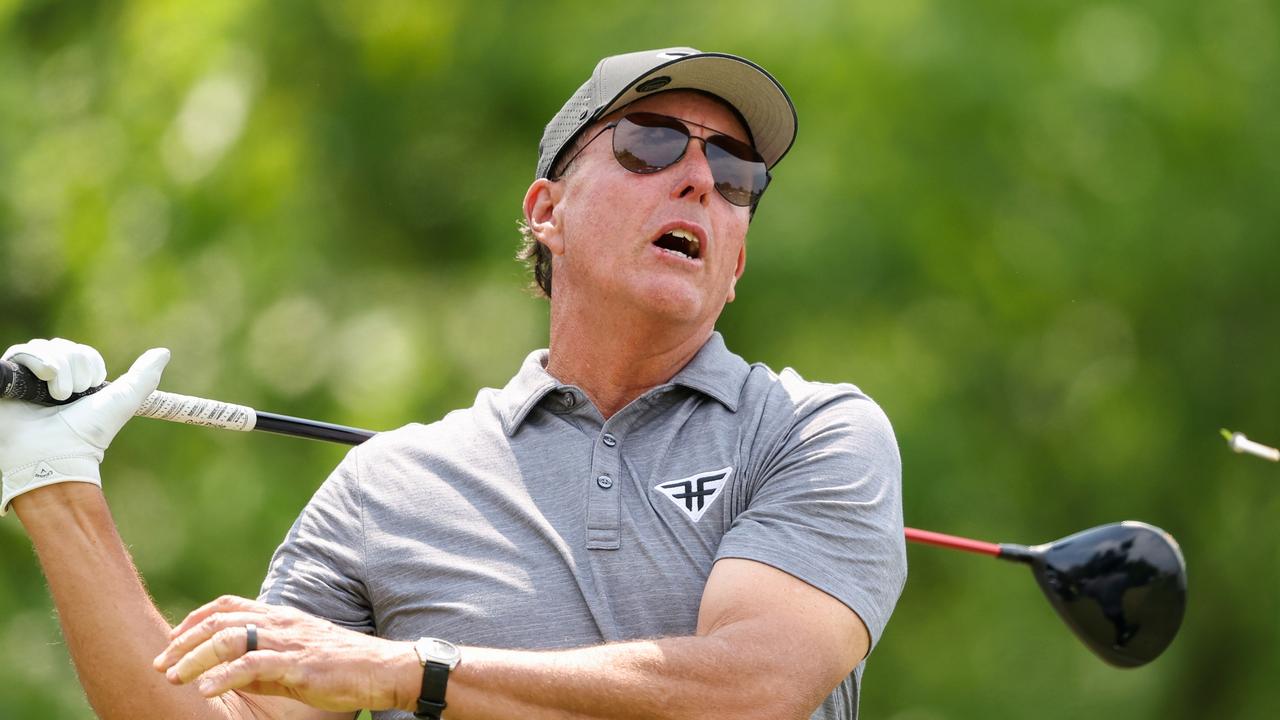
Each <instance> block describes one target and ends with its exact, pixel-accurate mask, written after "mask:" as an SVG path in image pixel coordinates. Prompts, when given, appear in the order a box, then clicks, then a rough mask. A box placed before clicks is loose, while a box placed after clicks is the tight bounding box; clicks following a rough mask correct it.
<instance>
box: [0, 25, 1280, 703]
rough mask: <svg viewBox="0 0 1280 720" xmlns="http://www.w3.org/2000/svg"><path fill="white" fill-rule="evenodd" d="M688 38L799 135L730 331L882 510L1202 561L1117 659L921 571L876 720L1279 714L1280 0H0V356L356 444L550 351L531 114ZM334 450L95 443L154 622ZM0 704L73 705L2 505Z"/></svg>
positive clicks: (981, 533)
mask: <svg viewBox="0 0 1280 720" xmlns="http://www.w3.org/2000/svg"><path fill="white" fill-rule="evenodd" d="M681 44H690V45H693V46H695V47H699V48H702V49H704V50H719V51H725V52H733V53H739V54H742V55H745V56H747V57H750V58H752V59H753V60H755V61H757V62H759V63H761V64H762V65H764V66H765V67H766V68H768V69H769V70H770V71H771V72H773V73H774V74H775V75H776V76H777V77H778V78H779V79H780V80H781V82H782V83H783V84H784V85H785V86H786V87H787V89H788V90H789V91H790V92H791V94H792V96H793V98H794V100H795V102H796V105H797V106H798V108H799V113H800V132H799V138H798V142H797V144H796V146H795V148H794V149H793V151H792V152H791V154H790V155H789V156H788V157H787V158H786V160H784V161H783V162H782V164H781V165H779V166H778V168H777V170H776V172H775V184H774V186H773V187H772V188H771V189H770V191H769V193H768V195H767V196H766V198H765V199H764V201H763V203H762V206H761V209H760V212H759V214H758V215H757V216H756V220H755V223H754V227H753V228H752V231H751V236H750V243H749V247H750V257H749V259H750V262H749V263H748V270H747V273H746V276H745V277H744V279H743V282H742V283H741V284H740V285H739V299H738V301H737V302H735V303H734V304H733V305H731V306H730V307H729V308H728V310H727V312H726V314H725V316H724V317H723V319H722V322H721V325H720V329H721V331H722V332H723V333H724V334H725V335H726V337H727V339H728V342H729V344H730V346H731V347H732V348H734V349H735V350H736V351H737V352H738V353H740V354H742V355H744V356H745V357H747V358H748V359H749V360H758V361H764V362H767V363H769V364H770V365H772V366H773V367H774V368H776V369H780V368H781V367H784V366H793V367H795V368H797V369H798V370H799V371H800V372H801V373H802V374H804V375H805V376H806V377H808V378H811V379H820V380H830V381H852V382H855V383H857V384H858V385H860V386H861V387H862V388H863V389H864V390H866V391H867V392H868V393H869V394H871V395H872V396H873V397H875V398H876V399H877V400H878V401H879V402H880V403H881V404H882V405H883V406H884V407H885V409H886V410H887V412H888V413H889V416H890V417H891V418H892V419H893V421H894V424H895V427H896V430H897V432H898V438H899V441H900V443H901V447H902V454H903V458H904V468H905V470H904V472H905V475H904V487H905V497H906V518H907V521H908V523H909V524H911V525H915V526H918V527H925V528H930V529H935V530H940V531H944V532H952V533H958V534H967V535H971V536H975V537H980V538H985V539H991V540H997V541H1010V542H1023V543H1035V542H1042V541H1047V540H1050V539H1054V538H1057V537H1061V536H1063V535H1066V534H1069V533H1071V532H1074V531H1076V530H1079V529H1083V528H1086V527H1090V526H1093V525H1097V524H1101V523H1104V522H1110V521H1115V520H1120V519H1126V518H1132V519H1141V520H1146V521H1148V522H1151V523H1154V524H1156V525H1159V526H1162V527H1164V528H1166V529H1168V530H1169V531H1170V532H1172V533H1173V534H1174V535H1175V536H1176V537H1177V538H1178V539H1179V540H1180V541H1181V544H1182V547H1183V550H1184V552H1185V554H1186V557H1187V562H1188V566H1189V568H1190V594H1189V602H1190V604H1189V609H1188V615H1187V618H1186V621H1185V624H1184V626H1183V631H1182V633H1181V636H1180V637H1179V638H1178V640H1177V641H1176V642H1175V643H1174V644H1173V646H1172V647H1171V648H1170V649H1169V651H1168V652H1167V654H1166V655H1165V656H1163V657H1162V658H1160V659H1159V660H1157V661H1156V662H1155V663H1153V664H1152V665H1150V666H1148V667H1146V668H1142V669H1138V670H1130V671H1121V670H1115V669H1112V668H1110V667H1109V666H1106V665H1104V664H1103V663H1101V662H1100V661H1099V660H1097V659H1096V658H1095V657H1093V656H1092V655H1091V654H1090V653H1089V652H1088V651H1087V650H1086V649H1085V648H1084V647H1083V646H1082V645H1081V644H1080V643H1078V642H1077V641H1076V639H1075V638H1074V637H1073V636H1072V635H1071V633H1070V632H1068V631H1067V629H1066V628H1065V627H1064V626H1063V625H1062V624H1061V623H1060V622H1059V621H1058V619H1057V618H1056V617H1055V616H1054V614H1053V612H1052V610H1051V609H1050V608H1049V606H1048V604H1047V603H1046V602H1045V601H1044V600H1043V598H1042V596H1041V595H1040V592H1039V590H1038V588H1037V587H1036V586H1035V584H1034V582H1033V581H1032V580H1031V578H1030V576H1029V575H1027V574H1026V571H1025V570H1023V569H1020V568H1017V567H1014V566H1009V565H1004V564H1000V563H991V562H989V561H985V560H982V559H980V558H974V557H969V556H960V555H956V554H954V553H948V552H945V551H941V550H934V549H929V548H923V547H912V548H911V549H910V551H909V553H910V562H911V579H910V582H909V584H908V586H907V590H906V593H905V594H904V596H903V598H902V601H901V603H900V604H899V606H898V610H897V613H896V615H895V616H894V620H893V622H892V624H891V625H890V626H889V630H888V632H887V633H886V635H885V636H884V638H883V640H882V642H881V643H880V644H879V646H878V647H877V649H876V651H875V653H874V654H873V656H872V658H871V660H870V662H869V664H868V670H867V673H866V675H865V686H864V688H865V689H864V697H863V702H862V712H863V716H864V717H867V718H892V719H894V720H935V719H937V720H941V719H948V718H988V717H997V718H1008V717H1037V718H1078V717H1098V718H1200V717H1230V718H1271V717H1276V716H1277V714H1278V713H1280V685H1277V684H1276V683H1275V682H1274V678H1275V677H1276V676H1277V674H1280V650H1277V647H1278V646H1280V553H1277V551H1276V548H1277V547H1278V546H1280V523H1277V522H1276V520H1277V518H1280V484H1278V483H1280V477H1278V476H1277V468H1276V467H1275V466H1272V465H1269V464H1266V463H1264V462H1262V461H1260V460H1256V459H1253V458H1245V457H1238V456H1235V455H1232V454H1231V453H1230V452H1229V451H1228V450H1227V448H1226V447H1225V444H1224V443H1223V442H1222V440H1221V438H1219V437H1218V435H1217V429H1218V428H1219V427H1222V426H1225V427H1230V428H1233V429H1240V430H1244V431H1245V432H1247V433H1249V434H1250V435H1251V436H1253V437H1255V438H1257V439H1259V440H1262V441H1277V440H1280V412H1277V407H1278V406H1277V402H1278V401H1280V371H1278V370H1280V368H1278V367H1277V366H1278V364H1280V363H1278V362H1277V361H1278V360H1280V342H1278V340H1277V333H1276V332H1275V323H1274V322H1273V320H1272V318H1273V317H1274V313H1275V310H1276V308H1277V307H1278V306H1280V275H1278V274H1277V268H1280V243H1277V239H1278V238H1277V230H1276V229H1277V227H1280V222H1278V221H1280V203H1277V202H1276V197H1277V194H1278V193H1280V121H1277V117H1280V93H1277V92H1276V88H1275V79H1276V78H1277V77H1280V57H1278V55H1280V8H1278V6H1277V3H1276V2H1274V1H1273V0H1219V1H1218V2H1212V3H1205V2H1196V1H1193V0H1166V1H1164V2H1089V1H1085V2H1080V1H1078V0H1077V1H1072V2H1067V1H1065V0H1041V1H1039V2H1017V1H1014V0H974V1H973V2H963V3H949V2H941V1H940V0H878V1H861V0H860V1H856V2H850V1H849V0H835V1H830V2H827V1H821V0H791V2H787V3H760V4H753V3H749V2H743V1H742V0H739V1H737V2H705V3H696V4H694V3H685V2H680V3H666V2H644V3H632V4H627V5H620V6H617V7H614V6H607V5H606V4H602V3H596V2H574V1H569V0H566V1H552V0H544V1H543V2H537V3H531V2H514V1H509V2H474V3H463V2H460V1H459V2H448V1H445V0H435V1H424V0H322V1H319V2H313V1H311V0H307V1H302V0H275V1H273V2H265V1H262V0H205V2H200V3H173V2H165V1H163V0H149V1H146V2H126V3H114V2H87V1H86V2H65V1H64V2H57V1H53V0H43V1H40V0H30V1H24V0H0V303H2V304H3V307H4V312H3V314H2V315H0V347H2V346H5V345H8V344H10V343H15V342H19V341H21V340H23V339H26V338H28V337H50V336H63V337H70V338H75V339H78V340H80V341H82V342H86V343H90V344H93V345H95V346H96V347H98V348H99V349H101V350H102V352H103V354H104V355H105V356H106V358H107V360H108V365H109V367H110V368H111V369H112V372H113V374H114V373H116V372H119V371H121V370H123V369H124V368H126V367H127V366H128V363H129V362H131V361H132V359H133V358H134V357H136V356H137V354H139V353H141V352H142V351H143V350H145V349H146V348H148V347H153V346H167V347H169V348H171V349H172V350H173V355H174V357H173V362H172V364H171V365H170V368H169V370H168V372H167V374H166V376H165V379H164V382H163V384H162V387H163V388H165V389H169V390H173V391H178V392H186V393H190V394H201V395H207V396H213V397H218V398H223V399H227V400H233V401H237V402H243V403H246V404H250V405H253V406H255V407H259V408H262V409H270V410H276V411H279V412H285V413H288V414H294V415H301V416H309V417H316V418H322V419H329V420H332V421H335V422H341V423H345V424H352V425H360V426H367V427H372V428H390V427H394V426H397V425H400V424H403V423H405V422H410V421H430V420H432V419H433V418H438V417H440V416H441V415H442V414H443V413H445V412H447V411H448V410H449V409H451V408H454V407H458V406H463V405H468V404H470V402H471V399H472V398H473V397H474V394H475V392H476V390H477V388H479V387H481V386H486V385H487V386H501V385H502V384H503V383H505V381H506V379H507V378H508V377H509V376H510V375H511V374H512V373H513V372H514V371H515V369H516V367H517V366H518V364H519V362H520V361H521V359H522V358H523V357H524V355H525V354H526V353H527V352H528V351H529V350H530V349H532V348H534V347H540V346H542V345H543V344H545V338H546V331H547V320H546V305H545V304H544V303H543V302H542V301H540V300H537V299H535V298H533V297H532V296H530V295H529V294H527V293H526V292H524V291H523V285H524V283H525V281H526V277H525V275H524V273H523V270H522V268H521V267H520V266H519V265H518V264H517V263H515V262H514V261H513V260H512V256H513V254H514V252H515V249H516V245H517V233H516V221H517V219H518V218H519V215H520V199H521V197H522V196H523V193H524V190H525V188H526V187H527V185H528V183H529V181H530V180H531V178H532V175H533V168H534V163H535V159H536V147H537V142H538V138H539V137H540V134H541V130H542V126H543V124H544V123H545V122H546V121H547V120H548V119H549V118H550V117H551V115H552V113H554V111H555V110H556V109H557V108H558V107H559V105H560V104H561V102H563V100H564V99H565V98H566V97H568V95H569V93H570V92H572V90H573V89H574V88H576V87H577V86H578V84H579V83H581V82H582V80H583V79H584V78H585V77H586V75H587V73H588V72H589V71H590V70H591V68H592V66H593V65H594V63H595V62H596V60H597V59H598V58H599V57H601V56H604V55H607V54H613V53H617V52H624V51H630V50H638V49H643V48H649V47H663V46H668V45H681ZM343 452H344V451H343V449H342V448H339V447H333V446H326V445H323V444H318V443H309V442H305V441H301V440H294V439H288V438H278V437H273V436H258V435H255V436H240V435H235V434H232V433H225V432H215V431H209V430H203V429H197V428H189V427H178V426H173V425H168V424H165V423H158V422H150V421H139V422H135V423H132V424H130V425H129V426H128V427H127V428H126V429H125V431H124V432H122V433H121V435H120V437H119V438H118V439H117V441H116V442H115V445H114V447H113V449H112V451H111V452H110V453H109V454H108V458H107V460H106V463H105V465H104V477H105V478H106V491H107V495H108V498H109V500H110V502H111V504H112V507H113V508H114V511H115V512H116V514H117V517H118V520H119V522H120V526H121V530H122V533H123V535H124V537H125V539H126V541H127V542H128V543H129V544H130V546H131V547H132V549H133V552H134V553H135V557H136V560H137V562H138V564H139V566H140V567H141V570H142V572H143V573H144V575H145V577H146V579H147V580H148V582H149V585H150V588H151V590H152V592H153V593H154V595H155V597H156V599H157V601H158V603H159V604H160V605H161V607H162V608H164V609H165V610H166V612H168V613H169V614H170V616H171V617H172V618H179V617H181V616H182V615H184V614H185V613H186V612H187V611H188V610H190V609H191V608H193V607H194V606H196V605H198V604H199V603H202V602H204V601H206V600H208V599H210V598H212V597H214V596H216V595H218V594H220V593H224V592H232V593H240V594H246V595H253V594H256V592H257V588H258V584H259V582H260V580H261V577H262V575H263V573H264V571H265V568H266V564H267V561H268V559H269V557H270V553H271V551H272V550H273V549H274V547H275V545H276V544H277V543H278V542H279V540H280V539H281V538H282V537H283V535H284V533H285V531H286V529H287V528H288V527H289V525H290V524H291V521H292V520H293V518H294V516H295V514H296V513H297V511H298V510H299V509H300V508H301V507H302V505H303V504H304V503H305V502H306V500H307V499H308V498H309V497H310V495H311V493H312V492H313V490H314V488H315V487H316V486H317V485H318V484H319V482H320V481H321V480H322V479H323V478H324V476H325V475H326V474H327V472H328V470H329V469H330V468H331V467H332V466H333V465H334V464H335V463H336V462H337V461H338V459H339V458H340V457H341V456H342V454H343ZM0 676H3V677H4V678H5V682H4V683H2V684H0V717H3V718H18V719H25V718H53V717H57V718H88V717H91V716H92V714H91V712H90V710H89V709H88V706H87V704H86V703H85V701H84V699H83V696H82V693H81V691H80V689H79V686H78V684H77V683H76V680H75V676H74V672H73V670H72V668H71V666H70V662H69V659H68V657H67V654H66V650H65V647H64V645H63V643H62V640H61V637H60V634H59V633H58V630H57V624H56V618H55V617H54V615H53V611H52V605H51V603H50V601H49V599H48V597H47V594H46V590H45V586H44V583H43V580H42V578H41V575H40V573H39V569H38V567H37V564H36V562H35V560H34V557H33V555H32V553H31V551H30V546H29V543H28V541H27V539H26V536H25V534H24V532H23V530H22V528H21V525H20V524H19V523H18V521H17V519H16V518H15V517H9V518H5V519H4V520H3V521H2V522H0Z"/></svg>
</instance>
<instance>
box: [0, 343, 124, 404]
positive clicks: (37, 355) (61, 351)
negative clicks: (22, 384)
mask: <svg viewBox="0 0 1280 720" xmlns="http://www.w3.org/2000/svg"><path fill="white" fill-rule="evenodd" d="M3 357H4V358H5V359H9V360H13V361H14V362H16V363H18V364H19V365H22V366H24V367H26V368H27V369H29V370H30V371H31V372H32V373H34V374H35V376H36V377H38V378H40V379H41V380H44V381H45V382H46V383H48V385H49V394H50V395H51V396H53V398H54V399H55V400H66V399H67V398H68V397H70V396H71V393H73V392H84V391H85V390H88V389H89V388H91V387H96V386H98V385H101V384H102V381H103V380H105V379H106V377H107V371H106V364H105V363H103V361H102V355H101V354H99V353H98V351H97V350H95V349H93V348H92V347H89V346H88V345H82V344H80V343H75V342H71V341H70V340H64V339H62V338H53V339H52V340H40V339H37V340H31V341H29V342H26V343H22V344H21V345H14V346H12V347H10V348H9V349H8V350H6V351H5V353H4V355H3Z"/></svg>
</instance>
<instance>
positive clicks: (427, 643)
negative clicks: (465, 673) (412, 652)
mask: <svg viewBox="0 0 1280 720" xmlns="http://www.w3.org/2000/svg"><path fill="white" fill-rule="evenodd" d="M418 653H419V654H420V655H421V656H422V661H423V662H438V663H441V664H443V665H448V666H449V667H450V668H452V667H453V666H454V665H456V664H458V657H459V655H460V653H459V652H458V648H457V647H455V646H454V644H453V643H451V642H447V641H445V640H441V639H439V638H422V639H421V640H419V641H418Z"/></svg>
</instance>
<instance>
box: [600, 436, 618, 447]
mask: <svg viewBox="0 0 1280 720" xmlns="http://www.w3.org/2000/svg"><path fill="white" fill-rule="evenodd" d="M600 441H601V442H603V443H604V444H605V447H613V446H614V445H617V444H618V438H616V437H614V436H613V435H612V434H610V433H605V434H604V437H602V438H600Z"/></svg>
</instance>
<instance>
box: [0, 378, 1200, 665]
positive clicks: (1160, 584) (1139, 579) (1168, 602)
mask: <svg viewBox="0 0 1280 720" xmlns="http://www.w3.org/2000/svg"><path fill="white" fill-rule="evenodd" d="M105 386H106V385H105V384H104V385H99V386H98V387H95V388H90V389H89V390H87V391H85V392H83V393H75V394H73V395H72V396H71V397H69V398H67V399H66V400H62V401H59V400H54V399H53V398H52V397H51V396H50V395H49V393H48V386H47V384H46V383H45V382H44V381H42V380H40V379H39V378H37V377H36V376H35V375H34V374H33V373H32V372H31V371H30V370H28V369H27V368H25V367H22V366H20V365H17V364H16V363H12V362H9V361H0V398H11V399H17V400H26V401H29V402H36V403H40V404H42V405H62V404H66V403H70V402H74V401H75V400H77V399H79V398H81V397H84V396H85V395H90V394H92V393H95V392H97V391H99V390H101V389H102V388H103V387H105ZM136 415H138V416H142V417H152V418H157V419H161V420H168V421H171V422H181V423H186V424H191V425H203V426H207V427H218V428H225V429H231V430H240V431H250V430H260V431H263V432H270V433H276V434H280V435H290V436H293V437H301V438H307V439H311V440H327V441H329V442H337V443H345V444H347V445H359V444H360V443H362V442H364V441H365V440H368V439H369V438H371V437H373V436H374V435H376V434H377V433H375V432H373V431H371V430H362V429H360V428H353V427H347V426H344V425H334V424H331V423H323V422H317V421H315V420H307V419H304V418H296V417H290V416H288V415H277V414H275V413H266V412H258V411H256V410H254V409H253V408H250V407H246V406H244V405H233V404H230V403H224V402H221V401H217V400H207V399H204V398H198V397H191V396H189V395H177V394H174V393H168V392H160V391H157V392H154V393H152V394H151V395H150V396H149V397H148V398H147V400H146V402H145V403H143V405H142V407H141V408H139V410H138V412H137V413H136ZM906 537H907V540H910V541H912V542H917V543H925V544H930V545H936V546H940V547H946V548H952V549H956V550H965V551H968V552H974V553H980V554H983V555H990V556H992V557H997V558H1002V559H1005V560H1012V561H1015V562H1021V563H1025V564H1027V565H1030V566H1031V572H1032V574H1033V575H1034V576H1035V578H1036V582H1037V583H1039V585H1040V589H1041V590H1043V591H1044V594H1045V596H1046V597H1047V598H1048V599H1049V602H1050V603H1051V604H1052V605H1053V607H1054V609H1055V610H1056V611H1057V612H1058V614H1059V615H1060V616H1061V617H1062V619H1063V620H1064V621H1065V622H1066V623H1067V626H1068V627H1070V628H1071V630H1072V631H1073V632H1074V633H1075V634H1076V636H1077V637H1079V638H1080V639H1081V640H1082V641H1083V642H1084V643H1085V645H1086V646H1088V647H1089V649H1090V650H1092V651H1093V652H1094V653H1095V654H1097V655H1098V657H1100V658H1102V659H1103V660H1105V661H1106V662H1108V663H1110V664H1112V665H1115V666H1116V667H1124V668H1128V667H1137V666H1140V665H1145V664H1146V663H1149V662H1151V661H1152V660H1154V659H1156V658H1157V657H1159V656H1160V653H1162V652H1164V650H1165V648H1167V647H1168V646H1169V644H1170V643H1171V642H1173V639H1174V637H1175V636H1176V635H1177V634H1178V628H1179V627H1180V626H1181V624H1182V616H1183V612H1184V610H1185V609H1186V594H1187V568H1186V563H1185V561H1184V560H1183V558H1182V551H1181V550H1180V549H1179V548H1178V544H1177V543H1176V542H1175V541H1174V539H1173V537H1172V536H1170V535H1169V534H1168V533H1166V532H1164V531H1163V530H1160V529H1159V528H1156V527H1154V526H1152V525H1148V524H1146V523H1141V522H1133V521H1126V522H1120V523H1113V524H1110V525H1102V526H1099V527H1095V528H1092V529H1089V530H1084V531H1082V532H1079V533H1076V534H1074V535H1070V536H1068V537H1065V538H1062V539H1060V540H1055V541H1054V542H1051V543H1046V544H1043V545H1034V546H1026V545H1013V544H1008V543H1004V544H995V543H989V542H982V541H979V540H970V539H968V538H962V537H956V536H954V535H944V534H942V533H935V532H930V531H928V530H917V529H915V528H906Z"/></svg>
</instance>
